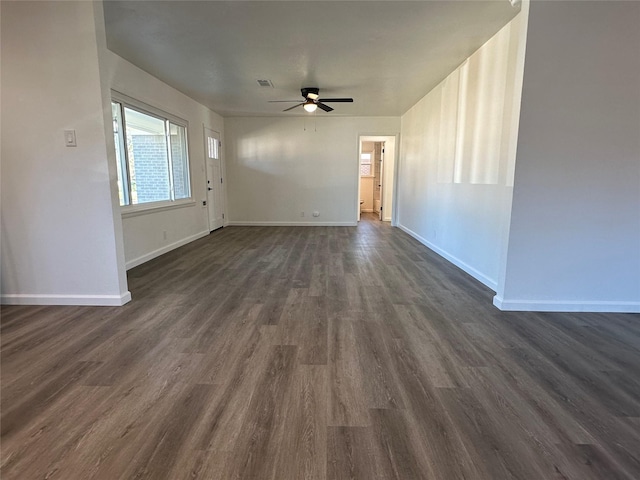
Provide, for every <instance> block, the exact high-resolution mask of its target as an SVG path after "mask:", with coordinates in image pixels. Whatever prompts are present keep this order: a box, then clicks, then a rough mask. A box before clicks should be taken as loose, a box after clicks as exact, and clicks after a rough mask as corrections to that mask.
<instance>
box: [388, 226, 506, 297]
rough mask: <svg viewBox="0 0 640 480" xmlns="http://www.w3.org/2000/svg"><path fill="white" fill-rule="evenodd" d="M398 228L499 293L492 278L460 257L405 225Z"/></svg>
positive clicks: (496, 284) (496, 283)
mask: <svg viewBox="0 0 640 480" xmlns="http://www.w3.org/2000/svg"><path fill="white" fill-rule="evenodd" d="M398 228H399V229H400V230H402V231H403V232H405V233H408V234H409V235H411V236H412V237H413V238H415V239H416V240H418V241H419V242H420V243H422V244H423V245H424V246H426V247H427V248H429V249H430V250H433V251H434V252H435V253H437V254H438V255H440V256H441V257H443V258H444V259H445V260H448V261H449V262H451V263H453V264H454V265H455V266H456V267H458V268H460V269H461V270H464V271H465V272H466V273H468V274H469V275H471V276H472V277H473V278H475V279H476V280H478V281H479V282H481V283H482V284H484V285H486V286H487V287H489V288H490V289H491V290H493V291H494V292H495V291H497V289H498V282H496V281H495V280H493V279H492V278H489V277H487V276H486V275H485V274H483V273H482V272H480V271H478V270H476V269H475V268H473V267H472V266H471V265H468V264H466V263H465V262H463V261H462V260H460V259H459V258H458V257H455V256H453V255H451V254H450V253H447V252H445V251H444V250H442V249H441V248H440V247H437V246H436V245H434V244H433V243H431V242H429V241H428V240H427V239H426V238H423V237H421V236H420V235H418V234H417V233H416V232H414V231H413V230H410V229H409V228H407V227H405V226H404V225H401V224H398Z"/></svg>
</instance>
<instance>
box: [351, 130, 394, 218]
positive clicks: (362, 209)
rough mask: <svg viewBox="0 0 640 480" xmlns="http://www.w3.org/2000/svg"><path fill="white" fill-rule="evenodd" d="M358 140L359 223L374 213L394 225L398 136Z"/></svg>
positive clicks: (371, 136)
mask: <svg viewBox="0 0 640 480" xmlns="http://www.w3.org/2000/svg"><path fill="white" fill-rule="evenodd" d="M358 141H359V148H358V161H359V165H358V173H359V178H358V220H360V215H361V214H363V213H373V214H374V215H375V216H376V217H377V218H378V219H379V220H381V221H386V222H391V223H392V224H393V223H394V218H393V217H394V214H393V211H394V208H393V205H394V182H395V164H396V161H395V160H396V158H395V157H396V136H395V135H360V137H359V139H358ZM368 217H369V216H368ZM369 218H370V217H369Z"/></svg>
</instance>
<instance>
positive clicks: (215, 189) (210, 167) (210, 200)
mask: <svg viewBox="0 0 640 480" xmlns="http://www.w3.org/2000/svg"><path fill="white" fill-rule="evenodd" d="M204 135H205V139H206V156H207V205H208V207H209V230H211V231H213V230H216V229H218V228H220V227H222V226H223V224H224V194H223V190H222V181H223V180H222V162H221V160H220V134H219V133H218V132H214V131H213V130H209V129H208V128H205V129H204Z"/></svg>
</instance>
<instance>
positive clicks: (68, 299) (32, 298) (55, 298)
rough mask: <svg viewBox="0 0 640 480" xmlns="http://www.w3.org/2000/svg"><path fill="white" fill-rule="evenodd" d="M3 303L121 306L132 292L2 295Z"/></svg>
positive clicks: (128, 300) (128, 299) (129, 299)
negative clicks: (112, 293)
mask: <svg viewBox="0 0 640 480" xmlns="http://www.w3.org/2000/svg"><path fill="white" fill-rule="evenodd" d="M0 300H1V301H2V304H3V305H90V306H96V307H119V306H121V305H124V304H125V303H128V302H130V301H131V292H128V291H127V292H125V293H123V294H121V295H31V294H6V295H1V296H0Z"/></svg>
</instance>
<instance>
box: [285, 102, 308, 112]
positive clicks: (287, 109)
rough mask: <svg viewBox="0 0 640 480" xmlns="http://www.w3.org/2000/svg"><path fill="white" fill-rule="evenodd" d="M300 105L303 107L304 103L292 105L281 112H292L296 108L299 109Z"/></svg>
mask: <svg viewBox="0 0 640 480" xmlns="http://www.w3.org/2000/svg"><path fill="white" fill-rule="evenodd" d="M300 105H304V103H299V104H297V105H294V106H293V107H289V108H286V109H284V110H283V112H288V111H289V110H293V109H294V108H296V107H299V106H300Z"/></svg>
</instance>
